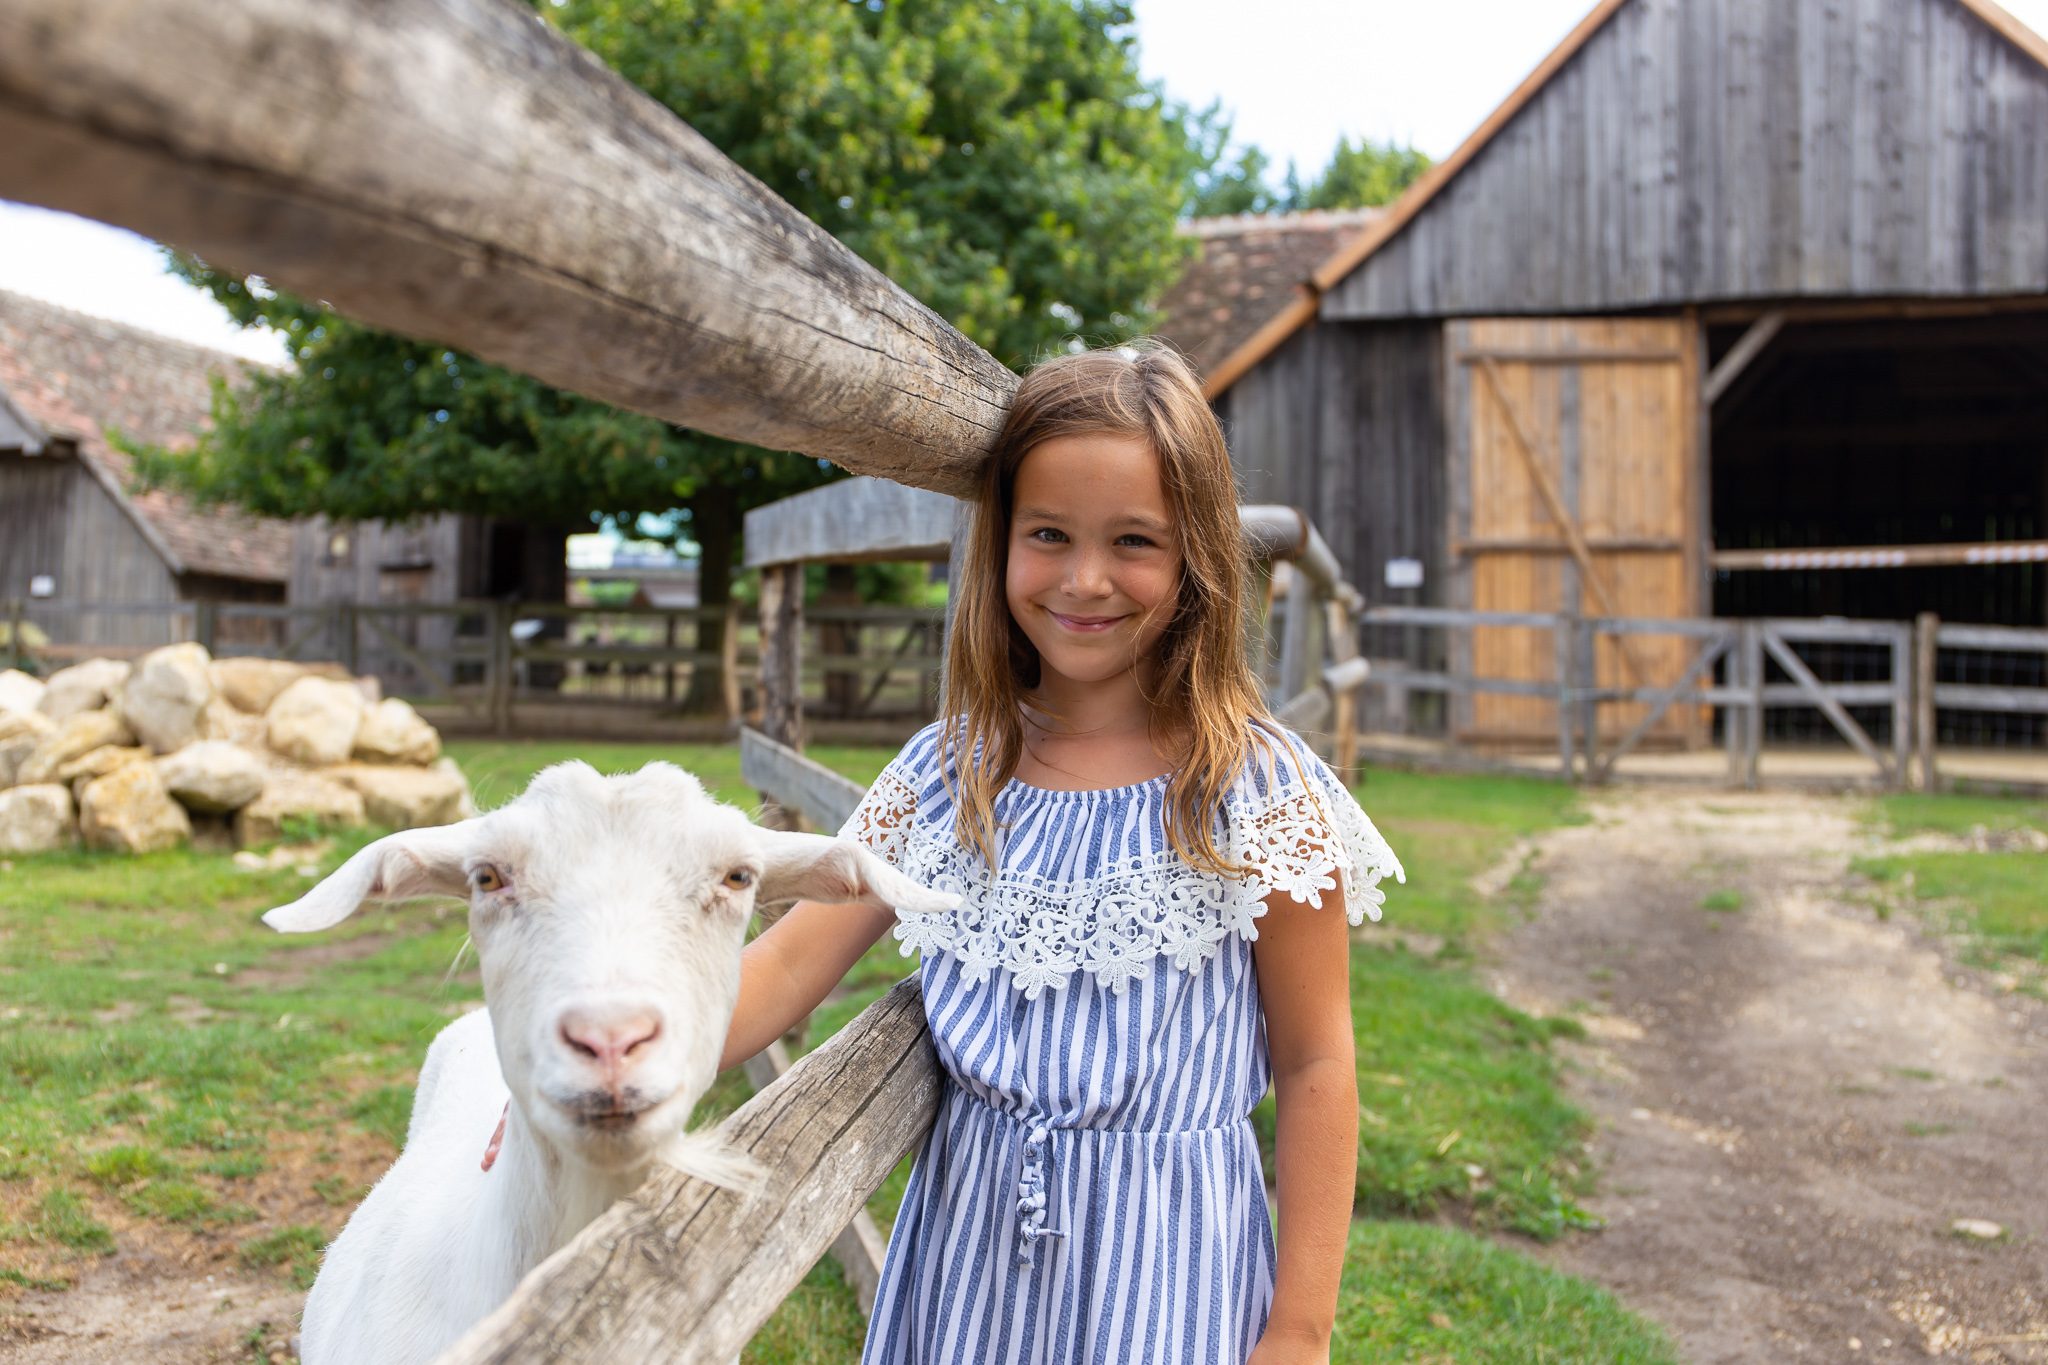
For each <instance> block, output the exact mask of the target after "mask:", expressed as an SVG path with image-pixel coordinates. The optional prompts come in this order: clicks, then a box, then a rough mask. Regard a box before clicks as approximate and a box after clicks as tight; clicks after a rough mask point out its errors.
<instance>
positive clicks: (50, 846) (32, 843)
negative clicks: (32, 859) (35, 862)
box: [0, 783, 78, 853]
mask: <svg viewBox="0 0 2048 1365" xmlns="http://www.w3.org/2000/svg"><path fill="white" fill-rule="evenodd" d="M77 834H78V818H77V815H76V814H75V813H74V812H73V810H72V807H71V790H70V788H68V787H60V786H58V785H56V784H55V783H42V784H40V785H37V786H34V787H16V788H14V790H12V791H4V792H0V853H48V852H51V851H52V850H54V849H60V848H65V847H68V846H69V845H70V843H71V841H72V839H73V838H75V837H76V836H77Z"/></svg>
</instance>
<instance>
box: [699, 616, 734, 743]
mask: <svg viewBox="0 0 2048 1365" xmlns="http://www.w3.org/2000/svg"><path fill="white" fill-rule="evenodd" d="M698 610H699V612H701V611H702V610H703V608H701V607H700V608H698ZM697 619H698V620H700V621H701V620H702V619H703V617H702V616H701V615H700V616H699V617H698V618H697ZM690 666H691V667H692V668H695V667H696V665H695V664H692V665H690ZM718 683H719V688H718V692H719V699H720V701H721V702H723V704H724V706H725V719H726V723H727V724H729V725H737V724H739V723H740V604H739V603H738V602H737V601H736V600H734V599H733V598H731V597H727V598H726V599H725V634H724V636H723V637H722V638H721V639H720V640H719V643H718Z"/></svg>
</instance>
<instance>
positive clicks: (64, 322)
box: [0, 292, 291, 657]
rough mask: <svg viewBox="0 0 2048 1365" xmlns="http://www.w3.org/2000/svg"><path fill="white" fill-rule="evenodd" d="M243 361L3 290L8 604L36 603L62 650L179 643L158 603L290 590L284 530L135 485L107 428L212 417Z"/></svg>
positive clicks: (142, 437) (186, 436) (33, 610)
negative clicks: (215, 391)
mask: <svg viewBox="0 0 2048 1365" xmlns="http://www.w3.org/2000/svg"><path fill="white" fill-rule="evenodd" d="M244 364H246V362H244V361H241V360H239V359H237V358H235V357H233V356H230V355H225V354H223V353H221V352H218V351H211V350H207V349H205V348H204V347H200V346H193V345H190V344H188V343H185V342H182V341H175V340H172V339H171V338H169V337H163V336H158V335H156V334H154V333H151V332H146V331H142V330H139V329H137V328H134V327H127V326H123V325H121V324H119V323H114V322H107V321H104V320H102V319H100V318H95V317H88V316H86V315H84V314H82V313H76V312H72V311H70V310H68V309H64V308H59V307H56V306H54V305H52V304H47V303H43V302H40V301H38V300H35V299H31V298H27V297H24V296H22V295H19V294H13V293H4V292H0V601H7V600H10V599H26V600H27V601H28V603H29V618H28V619H29V620H30V621H32V622H33V623H34V624H36V625H37V626H40V627H41V628H42V629H43V630H44V631H46V632H47V633H48V634H49V636H50V638H51V639H52V640H53V641H54V642H56V645H57V646H58V649H59V654H60V657H61V654H62V652H63V650H64V649H65V648H66V647H70V646H77V647H86V646H91V647H93V648H99V647H105V648H108V649H114V650H132V649H140V648H143V647H147V646H151V645H157V644H163V643H166V642H168V641H169V640H171V639H174V638H178V636H179V631H180V630H181V625H180V623H179V622H178V621H177V620H175V619H174V617H173V616H172V614H171V612H170V611H169V610H166V611H164V612H161V613H160V612H156V611H153V610H148V608H150V607H152V606H153V605H154V604H158V603H162V604H164V605H165V607H166V608H169V607H171V606H172V605H173V604H176V603H180V602H263V603H277V602H282V601H283V600H284V597H285V579H286V575H287V570H288V567H289V564H290V552H291V528H290V527H289V526H287V525H286V524H285V523H283V522H278V521H271V520H267V519H263V518H258V517H248V516H241V515H236V514H233V513H228V512H221V511H215V510H210V509H205V510H203V509H200V508H197V507H194V506H193V505H192V504H190V503H189V502H187V501H186V500H185V499H184V498H181V497H178V496H176V495H174V494H171V493H165V492H146V493H141V492H133V491H131V490H130V488H129V486H128V485H129V480H130V470H129V463H128V459H127V456H126V455H124V454H123V453H122V452H121V451H120V450H118V449H116V448H115V447H114V445H113V444H112V443H111V442H110V441H109V439H108V437H109V434H110V433H115V432H118V433H120V434H122V435H125V436H128V437H132V438H133V439H135V440H137V441H146V442H150V443H154V444H161V445H167V446H173V447H175V446H177V445H180V444H182V443H185V442H187V441H189V440H190V439H191V434H192V433H193V432H194V431H195V430H196V429H198V427H199V426H201V425H202V424H203V423H204V422H205V421H206V420H207V416H208V411H209V395H210V376H212V375H215V374H230V375H231V374H233V373H235V372H236V371H237V370H238V369H240V368H241V367H242V366H243V365H244ZM110 607H135V608H142V609H143V610H137V611H121V612H116V611H110V610H106V609H107V608H110ZM94 608H99V610H94ZM242 624H244V625H251V626H253V625H256V624H257V623H253V622H243V623H242Z"/></svg>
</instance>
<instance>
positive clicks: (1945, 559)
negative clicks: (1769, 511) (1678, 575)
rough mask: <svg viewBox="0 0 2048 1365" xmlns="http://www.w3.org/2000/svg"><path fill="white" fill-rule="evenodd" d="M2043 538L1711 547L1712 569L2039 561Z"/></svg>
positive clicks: (2047, 553)
mask: <svg viewBox="0 0 2048 1365" xmlns="http://www.w3.org/2000/svg"><path fill="white" fill-rule="evenodd" d="M2044 561H2048V540H1979V541H1967V542H1959V543H1956V544H1950V545H1838V546H1832V547H1817V548H1814V549H1787V550H1716V551H1714V552H1713V553H1712V554H1711V555H1709V556H1708V559H1707V562H1708V563H1710V564H1712V565H1713V566H1714V567H1715V568H1717V569H1770V570H1788V571H1790V572H1793V573H1806V572H1809V571H1811V570H1814V569H1922V568H1928V567H1930V566H1934V565H1951V564H1963V565H1978V564H1987V565H1988V564H2039V563H2042V562H2044Z"/></svg>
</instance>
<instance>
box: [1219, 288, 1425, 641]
mask: <svg viewBox="0 0 2048 1365" xmlns="http://www.w3.org/2000/svg"><path fill="white" fill-rule="evenodd" d="M1441 334H1442V328H1441V327H1440V326H1439V325H1438V324H1436V323H1434V322H1425V323H1396V324H1370V325H1349V324H1346V325H1331V324H1328V323H1318V324H1315V325H1313V326H1310V327H1308V328H1305V329H1304V330H1302V331H1300V332H1298V333H1296V334H1295V335H1294V336H1293V337H1292V338H1290V339H1289V340H1288V341H1287V342H1286V343H1285V344H1283V345H1282V346H1281V347H1280V349H1279V350H1277V351H1275V352H1274V353H1273V354H1272V355H1271V356H1269V357H1267V359H1266V360H1265V361H1263V362H1262V363H1261V364H1259V365H1257V366H1255V367H1254V368H1253V369H1252V370H1251V371H1250V372H1248V373H1247V374H1246V375H1245V376H1244V377H1243V378H1242V379H1240V380H1238V382H1237V383H1236V384H1235V385H1233V386H1232V387H1231V388H1230V390H1229V392H1228V393H1226V394H1225V395H1224V396H1223V399H1222V400H1221V402H1220V403H1219V413H1220V415H1221V416H1222V417H1223V419H1224V429H1225V431H1226V432H1227V433H1228V435H1229V438H1230V453H1231V460H1232V461H1233V463H1235V465H1236V466H1237V470H1238V479H1239V482H1240V483H1241V484H1242V486H1243V494H1244V500H1245V501H1246V502H1248V503H1260V502H1275V503H1286V504H1288V505H1289V506H1293V507H1298V508H1300V509H1301V510H1302V511H1304V512H1306V513H1308V515H1309V518H1310V520H1312V521H1313V522H1314V523H1315V525H1316V529H1317V530H1318V531H1320V532H1322V535H1323V538H1324V539H1325V540H1326V541H1328V542H1329V545H1330V549H1331V551H1332V552H1333V553H1334V554H1335V555H1336V556H1337V562H1338V563H1339V564H1340V565H1342V566H1343V570H1344V575H1345V577H1347V578H1348V579H1350V580H1351V582H1353V583H1354V584H1356V585H1357V586H1358V588H1359V590H1360V591H1361V592H1363V593H1364V594H1365V597H1366V600H1367V601H1369V602H1383V601H1388V600H1400V601H1407V600H1409V598H1408V596H1407V595H1403V596H1401V597H1398V598H1394V599H1390V598H1389V596H1388V594H1387V592H1386V589H1385V588H1384V587H1383V586H1382V585H1383V584H1384V583H1385V565H1386V561H1387V560H1389V559H1392V558H1397V557H1407V558H1415V559H1420V560H1422V561H1423V564H1424V565H1425V573H1426V575H1427V578H1426V582H1425V587H1424V589H1423V594H1422V596H1421V598H1420V599H1419V600H1434V599H1433V598H1431V597H1430V596H1429V595H1428V594H1429V588H1428V586H1427V584H1428V583H1432V582H1434V581H1436V580H1437V579H1438V578H1439V577H1440V576H1441V572H1442V569H1443V567H1444V538H1443V504H1442V496H1443V466H1442V454H1443V444H1444V433H1443V412H1444V408H1443V375H1442V356H1443V347H1442V344H1441V341H1440V337H1441ZM1418 662H1420V661H1419V660H1418Z"/></svg>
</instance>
